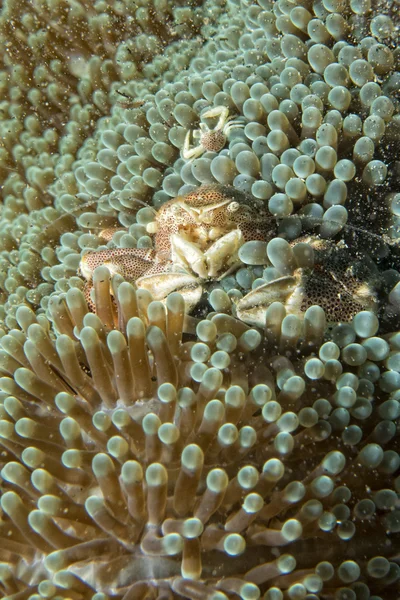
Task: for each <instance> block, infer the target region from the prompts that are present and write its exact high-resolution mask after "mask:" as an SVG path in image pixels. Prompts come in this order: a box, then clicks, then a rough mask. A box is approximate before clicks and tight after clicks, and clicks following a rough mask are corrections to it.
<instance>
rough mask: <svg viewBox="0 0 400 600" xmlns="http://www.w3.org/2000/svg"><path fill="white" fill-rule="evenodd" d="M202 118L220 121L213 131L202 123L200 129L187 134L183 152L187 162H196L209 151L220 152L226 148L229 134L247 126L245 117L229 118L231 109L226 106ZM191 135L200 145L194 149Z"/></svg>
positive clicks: (216, 108)
mask: <svg viewBox="0 0 400 600" xmlns="http://www.w3.org/2000/svg"><path fill="white" fill-rule="evenodd" d="M201 117H202V118H205V119H212V118H218V121H217V124H216V126H215V127H214V128H213V129H210V128H209V127H208V125H207V124H206V123H204V122H201V123H200V129H196V130H195V131H193V132H192V131H190V130H189V131H188V132H187V134H186V137H185V141H184V143H183V148H182V152H181V156H182V158H184V159H185V160H194V159H195V158H198V157H199V156H201V155H202V154H203V153H204V152H207V151H211V152H219V151H220V150H222V148H223V147H224V146H225V144H226V140H227V137H228V135H229V133H230V132H231V131H232V130H233V129H238V128H241V127H244V126H245V119H244V117H236V118H235V117H229V109H228V108H227V107H226V106H215V107H214V108H210V110H207V111H206V112H203V114H202V115H201ZM191 135H192V136H193V139H194V140H198V144H197V145H196V146H194V147H193V148H191V147H190V137H191Z"/></svg>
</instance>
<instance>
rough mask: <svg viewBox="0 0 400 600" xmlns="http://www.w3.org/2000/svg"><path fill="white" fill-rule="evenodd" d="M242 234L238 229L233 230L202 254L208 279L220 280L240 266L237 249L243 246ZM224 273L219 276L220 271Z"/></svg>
mask: <svg viewBox="0 0 400 600" xmlns="http://www.w3.org/2000/svg"><path fill="white" fill-rule="evenodd" d="M243 243H244V239H243V234H242V232H241V231H240V230H239V229H234V230H233V231H230V232H229V233H226V234H225V235H223V236H222V237H221V238H219V240H217V241H216V242H214V243H213V244H212V245H211V246H210V247H209V249H208V250H207V251H206V252H205V253H204V256H205V259H206V262H207V270H208V276H209V277H217V276H218V279H221V278H222V277H225V275H227V274H228V273H229V272H230V271H231V270H232V269H234V268H235V267H237V266H239V265H240V264H241V260H240V259H239V255H238V252H239V248H240V247H241V246H242V245H243ZM223 270H224V272H223V273H222V275H221V271H223Z"/></svg>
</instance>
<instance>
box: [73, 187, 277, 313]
mask: <svg viewBox="0 0 400 600" xmlns="http://www.w3.org/2000/svg"><path fill="white" fill-rule="evenodd" d="M147 230H148V232H149V234H150V235H152V236H154V248H152V249H148V248H146V249H145V248H140V249H139V248H110V249H107V250H101V251H98V252H89V253H87V254H85V255H84V256H83V257H82V260H81V263H80V272H81V274H82V275H83V276H84V277H85V278H86V279H87V280H88V285H87V294H88V296H87V297H88V300H90V291H91V287H92V286H91V281H92V276H93V272H94V270H95V269H96V267H98V266H100V265H105V266H107V267H108V269H109V271H110V273H111V274H116V273H119V274H120V275H122V276H123V277H124V278H125V279H126V280H128V281H130V282H135V283H136V285H137V287H141V288H145V289H147V290H149V291H150V292H151V294H152V296H153V298H154V299H155V300H164V299H165V298H166V296H167V295H168V294H169V293H171V292H173V291H179V292H180V293H181V294H182V295H183V297H184V299H185V302H186V308H187V310H188V311H190V310H191V309H192V308H193V307H194V306H195V305H196V304H197V302H198V301H199V300H200V297H201V294H202V284H203V282H205V281H207V280H210V279H221V278H222V277H224V276H225V275H227V274H228V273H230V272H232V271H234V270H235V269H237V268H238V267H239V266H240V265H241V264H242V263H241V261H240V259H239V257H238V252H239V248H240V247H241V246H242V245H243V244H244V243H245V242H246V241H250V240H264V241H268V240H269V239H270V238H271V237H272V235H273V233H274V230H275V221H274V219H273V217H271V215H270V214H269V212H268V211H267V209H266V208H265V207H264V204H263V202H262V201H260V200H257V199H256V198H253V197H252V196H250V195H248V194H245V193H243V192H240V191H239V190H237V189H235V188H233V187H230V186H222V185H205V186H201V187H199V188H197V189H196V190H194V191H193V192H190V193H189V194H187V195H185V196H178V197H177V198H175V199H173V200H170V201H169V202H166V203H165V204H164V205H163V206H162V207H161V208H160V209H159V211H158V212H157V213H156V217H155V220H154V221H152V222H150V223H149V224H148V225H147Z"/></svg>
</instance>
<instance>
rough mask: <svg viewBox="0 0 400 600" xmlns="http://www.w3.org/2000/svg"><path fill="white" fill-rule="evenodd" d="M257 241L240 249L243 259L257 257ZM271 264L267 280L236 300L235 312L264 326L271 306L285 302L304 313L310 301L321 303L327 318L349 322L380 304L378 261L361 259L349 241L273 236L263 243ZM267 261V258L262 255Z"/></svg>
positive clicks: (286, 304) (292, 312)
mask: <svg viewBox="0 0 400 600" xmlns="http://www.w3.org/2000/svg"><path fill="white" fill-rule="evenodd" d="M255 250H256V249H255V248H254V245H250V248H247V247H246V246H243V247H242V248H241V257H242V259H243V260H246V259H247V260H249V258H247V257H250V260H253V262H254V254H255ZM263 250H264V253H265V260H266V259H267V257H268V259H269V261H270V263H271V267H270V268H267V269H266V278H267V279H268V281H267V282H265V283H262V279H260V280H259V285H258V286H257V287H256V288H255V289H254V290H253V291H252V292H249V293H248V294H246V296H245V297H244V298H241V299H239V300H237V303H236V311H235V312H236V314H237V316H238V317H239V318H240V319H242V320H244V321H245V322H246V323H249V324H251V325H257V326H259V327H264V326H265V323H266V315H267V309H268V306H269V305H271V304H272V303H273V302H276V301H278V302H282V304H284V306H285V308H286V310H287V311H288V312H289V313H291V314H295V315H301V313H304V312H305V311H306V310H307V309H308V308H309V307H310V306H312V305H314V304H317V305H319V306H322V307H323V309H324V311H325V314H326V317H327V320H328V322H331V323H346V322H348V321H351V320H352V318H353V317H354V316H355V315H356V314H357V313H358V312H359V311H360V310H369V311H372V312H376V311H377V309H378V297H377V291H378V285H379V275H378V269H377V267H376V265H375V264H374V263H373V262H372V261H371V260H368V257H365V256H364V257H363V258H362V260H360V259H359V258H357V255H356V253H355V252H352V250H351V248H349V247H348V246H347V245H346V244H343V243H339V244H334V243H333V242H331V241H329V240H322V239H320V238H318V237H304V238H299V239H297V240H296V241H295V242H292V243H291V244H289V243H288V242H287V241H286V240H284V239H281V238H274V239H273V240H272V241H271V242H270V243H269V244H268V245H266V244H265V245H261V248H260V247H259V248H258V254H259V255H260V254H261V255H262V251H263ZM261 260H262V257H261Z"/></svg>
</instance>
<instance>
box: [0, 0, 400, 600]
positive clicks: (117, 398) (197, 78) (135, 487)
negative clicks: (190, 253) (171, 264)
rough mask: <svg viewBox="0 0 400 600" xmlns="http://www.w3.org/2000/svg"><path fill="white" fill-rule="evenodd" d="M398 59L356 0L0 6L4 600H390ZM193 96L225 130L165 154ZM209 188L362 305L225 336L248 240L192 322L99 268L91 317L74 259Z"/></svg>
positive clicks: (260, 275)
mask: <svg viewBox="0 0 400 600" xmlns="http://www.w3.org/2000/svg"><path fill="white" fill-rule="evenodd" d="M397 43H398V27H397V25H396V13H395V9H394V7H393V6H392V4H391V3H390V4H389V5H388V6H382V5H381V3H380V2H378V3H377V5H374V6H372V4H371V2H370V0H350V1H348V0H315V1H303V0H276V1H275V0H257V1H255V0H254V1H253V0H226V1H225V0H204V2H202V1H201V0H198V1H194V2H190V6H189V5H188V4H187V3H185V2H184V1H183V0H182V1H177V0H152V1H151V2H149V1H148V0H137V1H135V2H129V1H128V0H123V1H121V0H115V1H113V2H108V3H107V2H104V1H103V0H97V1H96V2H94V3H84V2H81V3H79V2H78V1H76V0H57V1H56V0H33V1H31V2H30V1H17V0H4V2H3V3H2V7H1V16H0V48H1V52H0V54H1V58H0V60H1V65H0V68H1V75H0V90H1V102H0V139H1V147H0V177H1V185H2V197H3V203H2V206H1V219H0V300H1V309H0V310H1V313H0V318H1V320H2V329H1V330H0V346H1V350H0V390H1V391H0V419H1V420H0V445H1V447H2V452H1V455H0V465H1V479H0V488H1V500H0V507H1V509H0V529H1V534H0V548H1V561H2V562H1V563H0V590H1V593H2V594H3V595H4V596H5V597H6V598H8V600H11V599H12V600H28V599H29V600H31V599H32V600H41V599H43V598H48V599H49V600H51V599H53V600H59V599H61V598H68V599H71V600H86V599H92V598H93V600H107V599H108V598H115V599H116V600H120V599H124V600H153V599H154V600H170V599H173V598H177V599H179V598H180V599H187V600H227V599H228V600H235V599H236V598H241V599H242V600H258V598H260V597H262V598H263V599H264V600H392V598H393V600H394V599H395V598H396V597H397V596H396V594H397V593H396V589H398V583H399V578H400V567H399V533H400V525H399V523H400V513H399V499H398V498H399V493H400V481H399V475H398V473H399V466H400V459H399V441H398V440H399V437H398V422H399V417H400V395H399V394H400V392H399V390H400V360H399V356H400V337H399V333H398V332H397V331H395V330H396V329H397V328H398V316H399V314H400V310H399V309H400V283H399V282H400V274H399V270H398V268H399V267H398V264H399V263H398V257H399V251H398V239H399V224H400V222H399V218H400V195H399V193H398V190H397V188H398V165H397V161H396V156H397V155H398V151H399V139H400V138H399V126H400V121H399V114H400V105H399V99H398V90H399V82H400V75H399V71H398V64H399V63H398V58H399V56H398V47H397ZM218 106H225V107H227V108H228V110H229V115H231V116H233V117H234V118H238V119H239V120H240V122H242V121H243V123H245V127H244V129H243V130H239V129H235V130H231V131H229V132H228V137H227V140H226V145H225V147H224V148H222V149H219V150H218V152H210V151H208V152H205V153H204V154H203V155H202V156H201V157H200V158H198V159H196V160H193V161H185V160H184V159H182V158H181V157H180V151H181V150H182V147H183V144H184V140H185V138H186V136H187V134H188V132H190V131H195V130H196V129H198V128H199V123H200V122H201V121H202V117H203V115H204V113H207V112H208V111H210V109H211V108H213V107H218ZM213 126H214V123H212V122H210V128H212V127H213ZM215 183H218V184H222V185H233V186H234V187H235V188H237V189H238V190H241V191H245V192H248V193H251V194H252V195H253V196H254V197H255V198H257V199H258V200H261V201H263V202H264V204H265V207H266V209H268V211H269V212H270V213H271V216H273V217H274V218H276V219H277V221H278V236H279V238H284V239H279V238H277V240H278V241H276V239H275V240H273V246H271V248H274V247H275V248H278V249H279V248H282V247H283V246H282V244H283V245H284V247H285V248H286V249H287V248H288V247H289V244H291V243H293V242H294V241H295V240H298V238H299V236H300V235H303V233H304V232H306V233H307V234H310V235H312V236H315V235H317V236H320V237H323V238H325V239H327V240H328V241H327V242H326V243H327V244H332V245H334V246H336V244H340V246H339V247H340V248H342V249H343V248H344V250H343V252H344V253H346V251H345V249H346V244H348V245H349V246H350V247H351V252H352V253H355V255H356V257H357V260H360V259H361V260H362V261H364V260H365V264H368V265H371V269H372V271H373V272H374V274H376V279H379V281H380V283H379V285H380V288H379V292H377V294H378V295H379V298H378V300H379V301H380V302H381V310H380V313H378V315H375V314H373V312H372V311H371V310H370V309H369V307H363V306H361V307H358V306H357V307H355V309H354V311H352V312H351V314H350V313H346V318H347V320H348V322H347V323H344V322H341V323H337V324H333V323H332V320H331V315H330V314H329V313H328V311H327V314H325V312H324V310H323V308H322V307H321V306H319V304H323V303H324V298H323V295H322V296H321V295H320V296H318V298H317V299H316V301H318V305H315V304H312V303H314V302H315V301H314V299H313V300H311V299H310V297H309V296H307V298H305V304H304V306H303V308H304V313H303V314H289V312H288V310H287V309H288V307H287V306H284V305H283V304H282V303H280V302H272V303H271V304H270V305H269V306H268V308H266V310H264V309H263V318H264V320H265V322H263V323H262V327H260V328H255V327H254V328H253V327H249V326H248V325H246V324H245V323H244V322H243V321H241V320H240V319H237V318H236V316H237V315H238V313H237V306H238V303H239V301H240V298H241V296H242V295H244V293H247V292H248V291H250V290H251V289H254V290H255V289H256V288H257V287H258V286H259V285H265V283H266V282H267V283H268V282H269V281H272V280H273V278H274V277H275V276H276V275H277V274H278V273H279V269H280V268H281V267H282V266H283V268H284V269H289V268H290V267H291V266H293V265H294V263H293V265H291V264H290V263H292V262H293V261H289V263H288V264H283V263H285V260H283V259H284V258H285V257H287V256H289V255H290V252H286V250H285V253H284V254H280V253H279V252H278V253H275V254H274V253H272V254H274V256H272V254H271V257H272V259H273V260H272V261H271V264H272V266H271V265H270V264H269V262H268V260H267V259H268V253H267V245H266V244H264V245H261V246H260V245H258V246H255V245H254V243H253V242H252V241H251V242H249V243H250V244H252V243H253V246H246V248H244V249H243V250H242V254H241V256H242V258H243V267H242V268H240V269H239V270H238V271H237V272H236V273H235V274H232V275H231V276H229V277H226V278H224V279H223V280H222V281H221V282H212V283H211V284H210V286H209V289H208V292H209V296H208V299H209V305H208V306H207V307H206V308H204V306H203V307H202V310H203V311H204V312H203V314H202V317H201V318H196V317H194V316H188V315H185V314H184V310H183V301H182V298H181V296H180V295H179V294H176V293H175V294H172V295H170V296H169V297H168V299H167V300H166V304H165V305H163V304H161V303H160V302H157V301H154V300H153V299H152V298H151V296H150V295H149V294H148V293H147V292H145V291H143V290H137V289H136V288H135V287H134V286H132V285H131V284H130V283H128V282H126V281H122V279H121V277H119V276H114V278H113V279H112V280H110V276H109V273H108V272H107V270H106V269H104V268H103V267H100V268H98V269H97V270H96V271H95V273H94V277H93V285H94V303H95V312H91V311H90V310H89V309H88V307H87V305H86V303H85V300H84V295H83V286H84V282H83V280H82V278H81V277H80V276H79V275H78V274H77V270H78V266H79V264H80V261H81V258H82V255H83V254H84V253H86V252H88V251H93V250H97V249H106V248H110V247H117V248H137V247H138V248H148V247H149V245H151V240H150V238H149V236H148V235H147V231H146V225H147V223H148V222H149V221H151V220H152V219H153V218H154V210H158V208H159V207H160V206H161V205H162V204H163V203H164V202H165V201H168V200H169V199H171V198H174V197H176V196H177V195H178V194H186V193H188V192H190V191H192V190H193V189H194V188H197V187H198V186H200V185H202V184H215ZM110 232H113V233H112V234H110ZM285 240H286V241H285ZM279 244H280V246H279ZM271 248H270V250H271ZM293 252H294V250H293ZM260 253H261V254H262V253H263V254H264V258H265V261H264V260H263V261H261V262H258V258H259V255H260ZM290 256H291V255H290ZM370 257H371V258H370ZM295 258H296V260H298V259H299V256H298V255H296V256H295ZM274 261H275V262H274ZM322 262H323V265H322V266H323V267H324V265H325V266H326V261H325V259H323V261H322ZM372 262H373V263H374V264H373V265H372ZM296 265H297V266H299V267H300V268H303V267H304V265H303V264H302V265H299V263H296ZM310 266H311V263H310V264H307V265H306V267H307V268H308V267H310ZM289 271H290V269H289ZM110 286H111V289H112V292H113V293H112V297H111V296H110V294H109V290H110ZM372 295H373V296H374V299H375V291H373V294H372ZM310 304H312V305H311V306H310ZM333 304H334V305H335V302H333ZM374 305H375V302H374ZM335 306H336V305H335ZM360 308H361V310H360ZM235 310H236V312H235ZM229 313H231V314H229ZM198 315H199V313H197V316H198ZM396 319H397V320H396ZM327 321H329V323H328V322H327Z"/></svg>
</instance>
